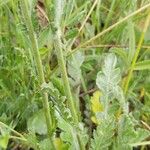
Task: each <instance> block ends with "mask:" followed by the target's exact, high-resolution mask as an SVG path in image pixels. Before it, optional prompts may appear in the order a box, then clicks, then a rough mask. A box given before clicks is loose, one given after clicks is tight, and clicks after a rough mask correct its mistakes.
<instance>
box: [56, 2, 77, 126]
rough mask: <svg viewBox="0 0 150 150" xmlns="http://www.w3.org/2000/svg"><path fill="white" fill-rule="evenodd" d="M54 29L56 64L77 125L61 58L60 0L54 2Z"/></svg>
mask: <svg viewBox="0 0 150 150" xmlns="http://www.w3.org/2000/svg"><path fill="white" fill-rule="evenodd" d="M55 9H56V10H55V27H56V32H55V40H54V41H55V49H56V51H57V58H58V64H59V66H60V70H61V74H62V79H63V83H64V90H65V95H66V97H67V100H68V104H69V107H70V110H71V113H72V116H73V119H74V122H75V123H76V124H77V123H78V115H77V112H76V107H75V103H74V100H73V97H72V94H71V88H70V85H69V80H68V76H67V69H66V62H65V59H64V56H63V49H62V42H61V31H60V21H61V13H62V12H61V10H62V8H61V0H56V1H55Z"/></svg>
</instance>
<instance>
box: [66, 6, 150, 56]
mask: <svg viewBox="0 0 150 150" xmlns="http://www.w3.org/2000/svg"><path fill="white" fill-rule="evenodd" d="M148 7H150V3H148V4H147V5H145V6H143V7H141V8H139V9H138V10H136V11H135V12H133V13H131V14H129V15H128V16H126V17H124V18H123V19H121V20H120V21H118V22H116V23H114V24H113V25H111V26H109V27H108V28H107V29H105V30H104V31H102V32H100V33H98V34H97V35H95V36H94V37H92V38H91V39H89V40H87V41H85V42H84V43H82V44H80V45H79V46H78V47H76V48H75V49H73V50H72V51H71V52H70V53H69V54H68V55H67V57H69V56H71V55H72V54H73V53H75V52H76V51H78V50H81V48H83V47H85V46H86V45H88V44H89V43H91V42H92V41H94V40H96V39H97V38H99V37H101V36H102V35H104V34H106V33H107V32H109V31H111V30H112V29H114V28H115V27H117V26H118V25H120V24H122V23H123V22H125V21H127V20H128V19H129V18H131V17H133V16H135V15H136V14H138V13H140V12H142V11H143V10H145V9H147V8H148Z"/></svg>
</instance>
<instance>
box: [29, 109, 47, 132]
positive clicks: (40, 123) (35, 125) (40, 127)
mask: <svg viewBox="0 0 150 150" xmlns="http://www.w3.org/2000/svg"><path fill="white" fill-rule="evenodd" d="M27 125H28V130H29V131H32V132H33V133H38V134H40V135H45V134H47V126H46V120H45V115H44V112H43V110H40V111H38V112H37V113H35V114H34V115H33V116H32V117H30V118H29V120H28V122H27Z"/></svg>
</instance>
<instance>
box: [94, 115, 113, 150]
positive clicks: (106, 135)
mask: <svg viewBox="0 0 150 150" xmlns="http://www.w3.org/2000/svg"><path fill="white" fill-rule="evenodd" d="M114 134H115V122H114V121H113V120H112V119H110V118H109V119H108V120H103V122H102V123H101V124H100V125H98V126H97V129H96V130H95V131H94V137H93V139H92V140H91V150H108V149H109V146H110V145H111V144H112V142H113V138H112V137H113V136H114Z"/></svg>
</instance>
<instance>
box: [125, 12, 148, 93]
mask: <svg viewBox="0 0 150 150" xmlns="http://www.w3.org/2000/svg"><path fill="white" fill-rule="evenodd" d="M149 22H150V12H149V14H148V16H147V19H146V21H145V25H144V28H143V32H142V34H141V37H140V40H139V43H138V46H137V49H136V52H135V55H134V57H133V60H132V63H131V67H130V70H129V73H128V76H127V78H126V82H125V86H124V93H125V94H126V93H127V91H128V87H129V82H130V80H131V77H132V74H133V70H134V66H135V64H136V61H137V59H138V56H139V53H140V50H141V47H142V44H143V41H144V36H145V33H146V31H147V28H148V26H149Z"/></svg>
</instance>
